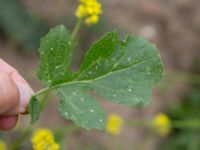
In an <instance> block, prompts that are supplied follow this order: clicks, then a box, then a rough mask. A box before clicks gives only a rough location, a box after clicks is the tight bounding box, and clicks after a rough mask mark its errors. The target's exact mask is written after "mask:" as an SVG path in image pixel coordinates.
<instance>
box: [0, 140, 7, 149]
mask: <svg viewBox="0 0 200 150" xmlns="http://www.w3.org/2000/svg"><path fill="white" fill-rule="evenodd" d="M0 150H8V148H7V145H6V143H5V142H4V141H2V140H0Z"/></svg>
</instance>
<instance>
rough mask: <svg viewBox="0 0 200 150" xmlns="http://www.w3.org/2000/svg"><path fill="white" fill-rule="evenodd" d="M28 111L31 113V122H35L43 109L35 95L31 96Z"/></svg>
mask: <svg viewBox="0 0 200 150" xmlns="http://www.w3.org/2000/svg"><path fill="white" fill-rule="evenodd" d="M28 111H29V113H30V115H31V124H34V123H35V122H36V121H37V120H38V119H39V117H40V111H41V106H40V103H39V101H38V100H37V99H36V98H35V97H32V98H31V100H30V103H29V107H28Z"/></svg>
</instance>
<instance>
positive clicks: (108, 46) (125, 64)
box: [29, 1, 163, 130]
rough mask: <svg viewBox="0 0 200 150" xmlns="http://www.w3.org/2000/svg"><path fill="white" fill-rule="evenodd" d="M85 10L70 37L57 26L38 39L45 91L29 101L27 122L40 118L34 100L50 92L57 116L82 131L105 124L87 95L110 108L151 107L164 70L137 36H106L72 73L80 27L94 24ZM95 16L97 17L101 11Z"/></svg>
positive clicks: (103, 115) (40, 105) (155, 54)
mask: <svg viewBox="0 0 200 150" xmlns="http://www.w3.org/2000/svg"><path fill="white" fill-rule="evenodd" d="M95 3H96V1H95ZM81 6H82V4H81ZM87 7H90V5H87V4H85V6H84V7H83V8H81V9H80V7H79V8H78V10H77V12H76V14H78V15H77V17H78V21H77V24H76V26H75V28H74V30H73V32H72V33H70V32H69V31H68V30H67V29H66V28H65V26H63V25H59V26H57V27H55V28H53V29H51V30H50V32H49V33H48V34H47V35H46V36H45V37H44V38H42V40H41V44H40V49H39V52H40V67H39V71H38V77H39V79H40V80H41V81H42V82H43V83H45V84H46V85H47V87H46V88H44V89H42V90H40V91H38V92H37V93H35V95H33V96H32V98H31V101H30V105H29V112H30V114H31V117H32V123H34V122H35V121H37V120H38V119H39V114H40V112H41V108H43V102H39V101H38V97H39V96H40V95H43V94H45V93H48V92H50V91H54V92H55V95H57V96H58V97H59V98H60V104H59V106H58V110H59V112H60V114H61V116H63V117H64V118H66V119H70V120H72V121H74V122H75V123H76V124H77V125H79V126H81V127H83V128H86V129H93V128H95V129H100V130H103V129H105V125H106V113H105V111H104V110H103V109H102V107H101V106H100V105H99V104H98V103H97V101H96V100H95V98H94V95H93V94H91V92H94V93H96V94H97V95H100V96H102V97H103V98H105V99H108V100H110V101H112V102H115V103H120V104H126V105H130V106H146V105H149V104H150V101H151V91H152V87H153V85H154V84H155V83H157V82H158V81H159V80H160V79H161V78H162V74H163V66H162V64H161V61H160V57H159V53H158V51H157V49H156V48H155V46H154V45H152V44H151V43H150V42H148V41H147V40H145V39H144V38H143V37H141V36H128V37H127V38H126V39H125V40H124V41H121V40H120V39H119V38H118V35H117V32H116V31H113V32H109V33H107V34H106V35H105V36H103V37H102V38H101V39H100V40H99V41H97V42H95V43H94V44H93V45H92V46H91V48H90V49H89V51H88V52H87V54H86V56H85V58H84V61H83V63H82V65H81V67H80V69H79V71H77V72H72V71H71V60H72V55H73V50H74V48H75V46H76V44H77V38H76V37H77V33H78V31H79V29H80V26H81V24H82V22H83V21H84V20H85V23H86V24H87V25H91V24H93V23H97V21H98V20H96V19H98V16H97V15H96V14H95V17H94V16H93V15H91V14H89V13H88V14H87V13H86V12H84V10H82V9H84V8H85V9H86V8H87ZM87 9H88V8H87ZM94 9H95V10H96V9H100V5H99V4H98V5H97V4H95V7H94ZM79 11H80V12H79ZM94 12H98V15H99V14H100V13H101V10H98V11H94ZM89 21H90V22H89ZM92 95H93V96H92Z"/></svg>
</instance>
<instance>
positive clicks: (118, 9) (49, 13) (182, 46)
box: [0, 0, 200, 150]
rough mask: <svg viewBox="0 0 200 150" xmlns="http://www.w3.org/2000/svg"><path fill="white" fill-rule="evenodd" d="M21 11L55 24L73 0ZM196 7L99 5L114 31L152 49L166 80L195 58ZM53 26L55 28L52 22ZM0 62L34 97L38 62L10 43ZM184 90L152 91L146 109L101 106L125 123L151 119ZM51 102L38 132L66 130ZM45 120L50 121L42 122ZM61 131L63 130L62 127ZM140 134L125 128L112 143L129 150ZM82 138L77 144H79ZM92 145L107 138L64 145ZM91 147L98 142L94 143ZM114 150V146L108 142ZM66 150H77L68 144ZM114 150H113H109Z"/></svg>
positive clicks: (182, 3)
mask: <svg viewBox="0 0 200 150" xmlns="http://www.w3.org/2000/svg"><path fill="white" fill-rule="evenodd" d="M23 2H24V4H25V5H26V7H27V8H28V9H29V10H30V11H32V12H34V13H37V14H39V15H41V16H42V17H43V18H44V20H46V22H48V23H50V24H51V23H52V22H53V23H55V22H58V21H59V19H60V18H62V17H63V16H65V15H66V13H72V12H73V11H74V8H75V2H74V1H73V0H58V1H55V0H43V1H41V0H34V1H33V0H26V1H25V0H23ZM199 6H200V1H199V0H123V1H122V0H110V1H106V0H105V1H104V10H105V15H106V19H107V20H109V22H110V23H111V24H113V25H114V26H115V27H116V28H119V29H121V30H122V31H124V32H126V33H129V34H142V35H144V36H145V37H146V38H148V39H149V40H151V41H152V42H153V43H155V45H156V46H157V47H158V49H159V51H160V53H161V57H162V60H163V62H164V66H165V70H166V76H167V75H168V72H170V70H174V69H176V70H181V71H190V70H191V67H192V66H193V62H194V60H195V59H198V58H199V57H200V41H199V39H200V17H199V16H200V9H199ZM58 23H59V22H58ZM0 57H1V58H3V59H4V60H6V61H7V62H8V63H10V64H11V65H13V66H14V67H15V68H17V70H18V71H19V72H20V73H21V74H22V75H23V76H24V77H25V78H26V79H27V80H28V81H29V83H30V84H31V86H32V87H33V89H34V90H35V91H37V90H39V89H40V88H41V87H42V85H41V83H40V82H39V81H38V80H37V79H36V77H35V73H36V68H37V66H38V61H39V58H38V56H37V55H36V54H34V55H30V54H27V53H24V52H22V51H20V50H18V49H16V47H15V45H14V44H13V42H12V41H11V40H0ZM187 88H188V87H187V84H185V83H182V82H177V83H176V84H175V85H174V86H173V88H172V89H170V90H169V91H168V92H167V93H166V92H164V93H163V92H161V91H160V90H159V89H158V88H155V90H154V92H153V101H152V104H151V106H149V107H147V108H143V109H138V108H130V107H125V106H118V105H114V104H110V103H109V104H108V103H106V102H103V105H104V107H105V108H106V110H107V111H109V112H112V111H114V112H116V113H120V114H121V115H122V116H123V117H125V118H129V119H140V118H147V119H148V118H151V117H153V116H154V115H155V113H157V112H160V111H162V110H164V109H165V107H166V106H167V105H170V104H172V103H173V102H174V101H176V100H179V99H180V97H181V96H182V95H183V93H184V91H185V90H187ZM55 103H57V102H55V101H51V104H50V105H49V107H48V108H47V109H46V110H45V112H44V113H43V115H42V118H41V120H40V122H39V123H38V124H37V125H38V126H41V125H42V126H44V127H45V126H50V127H54V126H58V122H59V124H62V125H64V124H66V121H64V120H63V119H61V118H60V117H59V115H58V114H57V111H56V110H55V108H54V104H55ZM49 113H50V114H51V116H50V117H51V118H53V119H47V118H46V116H49V115H48V114H49ZM28 121H29V119H28V117H25V118H22V121H21V122H22V123H21V125H24V126H26V123H28ZM66 128H67V126H66ZM146 133H147V131H146V130H143V129H140V128H139V129H138V128H134V129H133V128H126V129H125V130H124V131H123V133H122V135H121V136H120V137H119V138H118V140H120V141H123V143H125V145H126V146H125V147H126V149H124V150H132V149H133V147H134V146H135V147H137V146H138V145H139V144H142V142H143V141H144V139H146V138H147V137H146ZM81 137H83V138H81ZM86 139H94V144H99V145H109V144H108V136H106V135H104V134H102V133H99V132H83V133H81V134H78V135H75V136H74V137H71V138H70V139H69V140H71V141H72V142H73V140H76V141H79V142H81V143H84V142H86V143H87V140H86ZM95 141H98V142H97V143H95ZM157 142H159V141H158V138H156V136H155V137H154V136H152V137H151V138H150V139H148V141H147V143H146V145H145V148H144V149H145V150H155V146H156V143H157ZM114 143H115V144H117V140H116V141H114ZM70 149H74V150H76V149H78V147H77V145H76V144H71V148H70ZM113 149H115V148H113Z"/></svg>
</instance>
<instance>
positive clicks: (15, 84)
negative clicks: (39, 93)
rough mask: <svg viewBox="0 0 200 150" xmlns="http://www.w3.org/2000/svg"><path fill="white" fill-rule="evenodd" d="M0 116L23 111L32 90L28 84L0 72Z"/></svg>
mask: <svg viewBox="0 0 200 150" xmlns="http://www.w3.org/2000/svg"><path fill="white" fill-rule="evenodd" d="M0 89H1V90H0V95H1V97H0V116H10V115H16V114H19V113H24V112H25V111H26V107H27V105H28V100H29V98H30V97H31V95H32V92H31V91H30V89H29V88H28V86H27V85H26V84H24V83H21V82H19V81H14V80H13V79H12V78H11V77H10V76H9V75H7V74H4V73H0Z"/></svg>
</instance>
